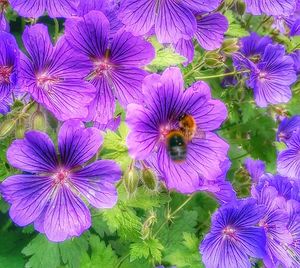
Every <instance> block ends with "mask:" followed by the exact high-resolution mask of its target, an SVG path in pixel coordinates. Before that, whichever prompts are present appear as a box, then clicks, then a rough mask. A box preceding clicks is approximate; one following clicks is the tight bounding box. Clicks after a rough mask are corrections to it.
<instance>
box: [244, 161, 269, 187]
mask: <svg viewBox="0 0 300 268" xmlns="http://www.w3.org/2000/svg"><path fill="white" fill-rule="evenodd" d="M245 167H246V169H247V171H248V172H249V174H250V177H251V179H252V180H253V181H254V182H258V180H259V178H260V177H261V176H262V175H263V174H264V173H265V171H266V166H265V163H264V162H263V161H260V160H253V159H251V158H247V159H246V160H245Z"/></svg>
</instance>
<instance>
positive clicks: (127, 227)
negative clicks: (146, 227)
mask: <svg viewBox="0 0 300 268" xmlns="http://www.w3.org/2000/svg"><path fill="white" fill-rule="evenodd" d="M102 215H103V218H104V220H105V221H106V222H107V225H108V227H109V230H110V231H111V232H115V231H117V233H118V234H119V236H120V237H121V238H122V239H124V240H126V239H129V240H131V241H133V240H134V239H137V238H138V237H139V236H140V230H141V227H142V223H141V219H140V218H139V217H138V216H137V215H136V213H135V211H134V210H133V209H132V208H129V207H127V206H126V205H125V204H124V203H123V202H122V201H119V203H118V204H117V205H116V206H115V207H113V208H112V209H108V210H105V211H103V214H102Z"/></svg>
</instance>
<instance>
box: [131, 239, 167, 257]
mask: <svg viewBox="0 0 300 268" xmlns="http://www.w3.org/2000/svg"><path fill="white" fill-rule="evenodd" d="M163 248H164V247H163V245H162V244H161V243H160V242H159V240H157V239H155V238H149V239H147V240H140V241H138V242H136V243H133V244H131V246H130V261H134V260H136V259H141V258H145V259H148V260H149V261H154V262H160V261H161V251H162V250H163Z"/></svg>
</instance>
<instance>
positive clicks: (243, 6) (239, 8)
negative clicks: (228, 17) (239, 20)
mask: <svg viewBox="0 0 300 268" xmlns="http://www.w3.org/2000/svg"><path fill="white" fill-rule="evenodd" d="M236 10H237V13H238V14H239V15H241V16H242V15H244V13H245V11H246V4H245V3H244V1H241V0H239V1H237V3H236Z"/></svg>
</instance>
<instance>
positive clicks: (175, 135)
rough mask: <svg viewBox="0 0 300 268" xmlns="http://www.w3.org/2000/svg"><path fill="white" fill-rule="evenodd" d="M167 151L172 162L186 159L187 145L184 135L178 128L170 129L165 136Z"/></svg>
mask: <svg viewBox="0 0 300 268" xmlns="http://www.w3.org/2000/svg"><path fill="white" fill-rule="evenodd" d="M166 138H167V139H166V141H167V151H168V154H169V156H170V158H171V159H172V160H173V161H174V162H177V163H178V162H179V163H180V162H182V161H184V160H185V159H186V152H187V145H186V140H185V136H184V134H183V133H182V131H180V130H172V131H170V132H169V134H168V135H167V137H166Z"/></svg>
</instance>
